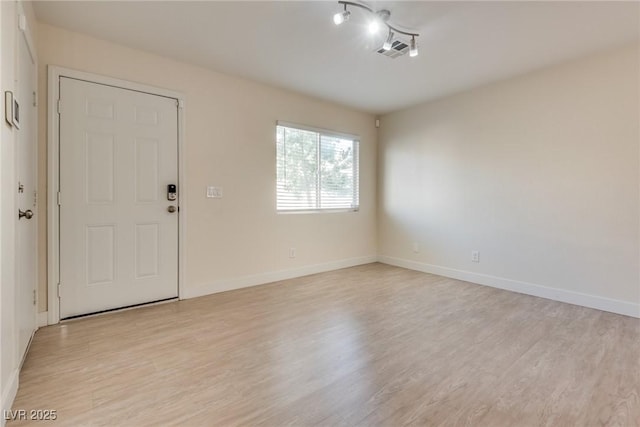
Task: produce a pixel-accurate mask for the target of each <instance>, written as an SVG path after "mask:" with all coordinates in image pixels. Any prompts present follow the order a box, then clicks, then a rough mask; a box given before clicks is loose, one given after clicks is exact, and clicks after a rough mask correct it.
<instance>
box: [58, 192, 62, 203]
mask: <svg viewBox="0 0 640 427" xmlns="http://www.w3.org/2000/svg"><path fill="white" fill-rule="evenodd" d="M58 206H62V197H61V196H60V192H59V191H58Z"/></svg>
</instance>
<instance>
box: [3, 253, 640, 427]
mask: <svg viewBox="0 0 640 427" xmlns="http://www.w3.org/2000/svg"><path fill="white" fill-rule="evenodd" d="M639 358H640V320H638V319H633V318H630V317H625V316H620V315H615V314H611V313H605V312H601V311H598V310H592V309H587V308H583V307H578V306H573V305H569V304H563V303H558V302H554V301H549V300H545V299H541V298H535V297H530V296H526V295H520V294H516V293H511V292H507V291H501V290H497V289H492V288H489V287H484V286H479V285H474V284H470V283H465V282H461V281H457V280H453V279H447V278H443V277H439V276H435V275H430V274H424V273H419V272H415V271H410V270H405V269H401V268H396V267H390V266H386V265H382V264H369V265H365V266H360V267H354V268H349V269H344V270H338V271H334V272H329V273H323V274H317V275H313V276H307V277H303V278H298V279H292V280H287V281H283V282H277V283H273V284H270V285H264V286H259V287H254V288H247V289H242V290H237V291H232V292H226V293H222V294H217V295H211V296H206V297H202V298H197V299H192V300H187V301H180V302H174V303H169V304H164V305H158V306H152V307H145V308H140V309H136V310H131V311H124V312H120V313H114V314H108V315H103V316H99V317H94V318H87V319H82V320H76V321H72V322H68V323H65V324H61V325H56V326H51V327H46V328H43V329H40V330H39V331H38V332H37V333H36V336H35V338H34V341H33V344H32V346H31V350H30V352H29V354H28V356H27V359H26V361H25V365H24V368H23V370H22V375H21V377H20V389H19V391H18V396H17V397H16V400H15V403H14V410H15V409H27V410H30V409H55V410H57V420H56V421H55V422H51V421H49V422H33V421H32V422H31V423H32V424H33V425H66V426H119V425H123V426H159V425H168V426H227V425H229V426H236V425H261V426H285V425H292V426H315V425H318V426H397V425H434V426H436V425H447V426H448V425H451V426H454V425H456V426H457V425H479V426H551V425H553V426H574V425H575V426H600V425H608V426H637V425H640V359H639ZM29 423H30V422H29V421H18V422H16V421H13V422H9V423H8V425H9V426H18V425H28V424H29Z"/></svg>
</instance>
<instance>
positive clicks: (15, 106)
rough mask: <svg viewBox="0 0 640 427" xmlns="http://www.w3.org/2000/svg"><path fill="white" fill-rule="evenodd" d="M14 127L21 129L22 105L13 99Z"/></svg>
mask: <svg viewBox="0 0 640 427" xmlns="http://www.w3.org/2000/svg"><path fill="white" fill-rule="evenodd" d="M13 126H14V127H15V128H16V129H20V104H18V100H17V99H15V98H13Z"/></svg>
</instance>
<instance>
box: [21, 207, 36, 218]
mask: <svg viewBox="0 0 640 427" xmlns="http://www.w3.org/2000/svg"><path fill="white" fill-rule="evenodd" d="M23 217H24V218H27V219H31V218H33V212H32V211H31V209H27V210H26V211H21V210H20V209H18V219H21V218H23Z"/></svg>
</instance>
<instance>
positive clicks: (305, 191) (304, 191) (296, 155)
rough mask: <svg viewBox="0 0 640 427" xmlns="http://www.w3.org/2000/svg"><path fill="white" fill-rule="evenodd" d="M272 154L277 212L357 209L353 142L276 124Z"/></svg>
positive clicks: (356, 149) (356, 170)
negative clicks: (274, 155)
mask: <svg viewBox="0 0 640 427" xmlns="http://www.w3.org/2000/svg"><path fill="white" fill-rule="evenodd" d="M276 151H277V155H276V159H277V208H278V210H279V211H304V210H329V209H353V210H356V209H357V208H358V206H359V200H358V199H359V194H358V187H359V182H358V175H359V173H358V163H359V162H358V140H357V138H355V137H350V136H346V135H339V134H335V133H332V132H328V131H326V132H325V131H322V130H316V129H305V128H300V127H294V126H293V125H284V124H281V123H278V125H277V127H276Z"/></svg>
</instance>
